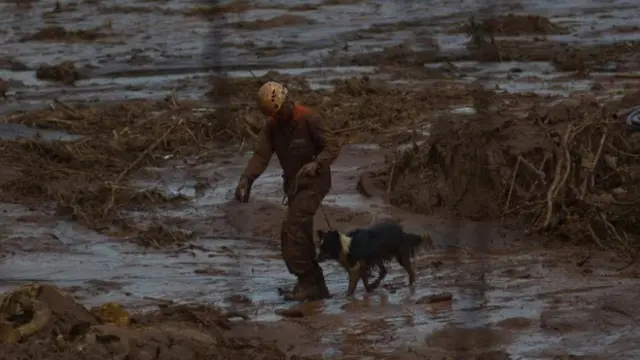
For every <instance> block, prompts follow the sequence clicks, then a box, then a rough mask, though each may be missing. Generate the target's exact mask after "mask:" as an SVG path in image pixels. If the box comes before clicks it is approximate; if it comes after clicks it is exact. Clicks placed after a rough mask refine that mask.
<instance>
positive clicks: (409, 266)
mask: <svg viewBox="0 0 640 360" xmlns="http://www.w3.org/2000/svg"><path fill="white" fill-rule="evenodd" d="M396 260H398V263H399V264H400V266H402V267H403V268H404V269H405V270H406V271H407V274H409V286H413V284H414V283H415V281H416V270H415V268H414V267H413V262H412V261H411V255H410V254H409V253H403V254H401V255H398V256H396Z"/></svg>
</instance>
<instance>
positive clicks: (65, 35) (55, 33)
mask: <svg viewBox="0 0 640 360" xmlns="http://www.w3.org/2000/svg"><path fill="white" fill-rule="evenodd" d="M109 36H112V35H111V34H108V33H105V32H103V31H102V29H101V28H92V29H83V30H67V29H65V28H64V27H62V26H50V27H46V28H44V29H40V30H38V31H36V32H35V33H33V34H31V35H25V36H23V37H21V38H20V41H21V42H27V41H56V42H68V43H73V42H91V41H96V40H100V39H103V38H106V37H109Z"/></svg>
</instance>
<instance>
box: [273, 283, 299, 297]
mask: <svg viewBox="0 0 640 360" xmlns="http://www.w3.org/2000/svg"><path fill="white" fill-rule="evenodd" d="M299 287H300V281H299V280H296V285H295V286H294V287H293V288H278V293H279V294H280V295H281V296H282V295H287V294H292V293H295V292H297V291H298V288H299Z"/></svg>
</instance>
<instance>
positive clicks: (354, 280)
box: [316, 222, 433, 296]
mask: <svg viewBox="0 0 640 360" xmlns="http://www.w3.org/2000/svg"><path fill="white" fill-rule="evenodd" d="M316 234H317V236H318V238H319V240H320V246H319V252H318V256H317V257H316V260H317V261H318V262H323V261H325V260H337V261H338V262H339V263H340V265H342V267H344V268H345V269H346V270H347V271H348V273H349V288H348V290H347V296H352V295H353V293H354V292H355V290H356V287H357V286H358V281H359V280H360V279H362V283H363V284H364V287H365V289H366V290H367V292H371V291H373V290H375V289H376V288H377V287H378V286H380V283H381V282H382V280H384V277H385V276H386V275H387V269H386V268H385V263H388V262H389V261H391V260H392V259H396V260H397V261H398V263H399V264H400V266H402V267H403V268H404V269H405V270H406V271H407V273H408V274H409V285H413V283H414V282H415V280H416V271H415V268H414V266H413V262H412V259H413V257H414V256H415V251H416V249H417V248H418V246H420V245H427V246H433V243H432V241H431V237H430V236H429V235H426V236H425V237H421V236H419V235H416V234H411V233H407V232H405V231H404V229H403V228H402V226H400V225H399V224H395V223H391V222H384V223H379V224H375V225H372V226H370V227H368V228H359V229H355V230H352V231H350V232H348V233H346V234H343V233H340V232H338V231H336V230H329V231H323V230H318V231H316ZM374 266H375V267H378V270H379V274H378V278H377V279H376V280H375V281H374V282H373V283H371V284H370V283H369V275H370V273H371V269H372V268H373V267H374Z"/></svg>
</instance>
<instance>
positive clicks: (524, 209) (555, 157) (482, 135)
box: [387, 99, 640, 261]
mask: <svg viewBox="0 0 640 360" xmlns="http://www.w3.org/2000/svg"><path fill="white" fill-rule="evenodd" d="M620 106H621V103H617V104H616V105H615V106H611V105H610V104H609V105H607V106H600V105H599V104H597V103H596V102H594V101H588V100H581V101H578V100H574V99H564V100H561V101H556V102H555V103H553V104H551V106H546V107H544V108H540V107H538V108H537V109H532V110H531V111H530V112H529V115H528V116H526V117H517V116H513V115H510V116H508V117H507V116H500V115H498V114H493V115H491V116H483V115H482V114H478V116H475V117H472V118H470V119H468V121H463V122H459V121H452V120H450V119H446V118H445V119H442V120H441V121H439V122H438V123H436V124H434V126H433V128H432V135H431V139H430V140H429V143H428V144H426V146H414V147H413V149H411V150H409V151H405V152H403V153H401V154H399V155H398V156H397V158H396V159H395V160H394V161H393V164H392V165H390V166H392V168H393V171H394V172H395V175H394V176H393V177H392V179H391V180H390V181H391V186H389V189H390V191H389V195H390V200H391V201H392V202H394V203H395V204H397V205H404V206H409V207H411V208H412V209H413V210H418V211H421V212H431V211H432V210H434V209H436V208H445V209H448V210H452V211H455V212H457V213H458V214H460V215H462V216H465V217H468V218H472V219H476V220H495V219H510V220H517V221H516V223H517V224H520V225H522V224H524V226H526V227H527V228H528V230H527V231H529V232H544V233H546V234H549V235H553V236H557V237H560V238H562V239H565V240H569V241H572V242H582V241H584V240H585V239H589V240H592V241H593V242H594V243H595V244H597V246H599V247H601V248H605V249H615V250H616V251H618V252H620V254H621V255H622V256H623V257H625V258H627V259H628V260H630V261H631V260H633V259H635V257H636V255H637V253H638V252H637V248H638V246H637V245H638V240H637V238H636V233H637V229H638V216H639V215H640V209H639V208H638V204H640V134H634V133H632V132H631V131H630V129H628V128H627V126H626V124H625V123H624V121H622V120H621V119H619V118H618V117H617V116H616V115H615V111H613V110H615V109H616V107H617V108H620ZM485 115H486V114H485ZM390 170H391V169H390ZM424 184H427V185H424ZM388 185H389V184H387V186H388ZM406 189H412V190H411V191H407V190H406Z"/></svg>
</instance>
